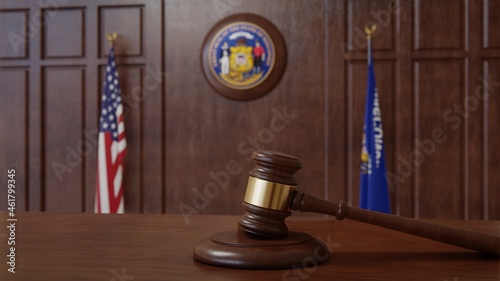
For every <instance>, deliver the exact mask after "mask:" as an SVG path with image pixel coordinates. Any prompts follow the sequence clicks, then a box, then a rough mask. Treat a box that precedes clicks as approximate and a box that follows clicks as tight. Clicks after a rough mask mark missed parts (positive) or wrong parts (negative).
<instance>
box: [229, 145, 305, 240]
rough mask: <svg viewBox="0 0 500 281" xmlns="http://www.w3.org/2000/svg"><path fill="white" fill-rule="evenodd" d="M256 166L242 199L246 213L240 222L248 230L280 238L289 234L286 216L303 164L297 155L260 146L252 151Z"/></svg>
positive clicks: (241, 226) (288, 214)
mask: <svg viewBox="0 0 500 281" xmlns="http://www.w3.org/2000/svg"><path fill="white" fill-rule="evenodd" d="M253 160H254V162H255V168H254V169H253V170H251V171H250V176H249V179H248V185H247V190H246V194H245V198H244V200H243V206H244V207H245V208H246V213H245V214H244V215H243V216H242V217H241V218H240V220H239V222H238V225H239V227H240V228H241V229H242V230H244V231H245V232H248V233H252V234H256V235H260V236H265V237H272V238H278V237H283V236H286V235H287V234H288V227H287V226H286V224H285V219H286V218H287V217H288V216H290V215H291V211H290V204H291V200H292V198H293V195H294V193H295V192H296V190H297V181H296V180H295V176H294V175H295V173H296V172H297V171H298V170H300V168H302V163H301V162H300V160H299V159H298V158H296V157H293V156H291V155H287V154H284V153H279V152H273V151H263V150H259V151H256V152H254V153H253Z"/></svg>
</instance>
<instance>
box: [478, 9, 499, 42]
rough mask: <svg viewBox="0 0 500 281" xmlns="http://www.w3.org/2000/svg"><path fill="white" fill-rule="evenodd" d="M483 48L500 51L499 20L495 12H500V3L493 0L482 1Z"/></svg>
mask: <svg viewBox="0 0 500 281" xmlns="http://www.w3.org/2000/svg"><path fill="white" fill-rule="evenodd" d="M482 2H483V7H482V8H483V10H482V12H483V15H482V16H483V30H482V31H483V33H482V35H483V36H482V37H483V47H484V48H485V49H500V36H498V30H499V29H500V18H499V17H497V16H496V12H494V11H499V10H500V2H498V1H495V0H483V1H482Z"/></svg>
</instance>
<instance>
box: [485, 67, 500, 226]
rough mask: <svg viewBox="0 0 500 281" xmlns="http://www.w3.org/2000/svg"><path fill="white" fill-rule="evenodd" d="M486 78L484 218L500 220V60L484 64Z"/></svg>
mask: <svg viewBox="0 0 500 281" xmlns="http://www.w3.org/2000/svg"><path fill="white" fill-rule="evenodd" d="M484 77H490V79H491V80H490V79H488V80H489V83H486V85H485V87H484V88H483V95H484V96H485V97H487V99H486V100H485V107H486V108H485V111H486V114H485V117H486V118H485V144H484V145H485V157H486V165H487V166H486V167H487V168H486V170H485V172H484V175H485V177H486V179H485V186H484V212H485V214H484V217H485V218H487V219H488V218H489V219H498V218H499V213H500V212H499V208H500V207H499V205H500V189H499V188H498V187H499V186H500V179H499V177H498V175H497V173H498V171H499V169H500V146H499V145H498V144H499V141H500V124H499V122H498V120H500V59H498V58H497V59H491V60H487V61H485V62H484Z"/></svg>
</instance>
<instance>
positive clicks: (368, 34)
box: [365, 24, 377, 40]
mask: <svg viewBox="0 0 500 281" xmlns="http://www.w3.org/2000/svg"><path fill="white" fill-rule="evenodd" d="M376 30H377V26H376V25H375V24H373V25H372V26H365V34H366V39H368V40H371V39H372V37H373V35H374V34H375V31H376Z"/></svg>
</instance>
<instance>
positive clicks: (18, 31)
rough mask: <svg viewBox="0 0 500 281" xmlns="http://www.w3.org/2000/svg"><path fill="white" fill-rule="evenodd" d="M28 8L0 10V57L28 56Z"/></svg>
mask: <svg viewBox="0 0 500 281" xmlns="http://www.w3.org/2000/svg"><path fill="white" fill-rule="evenodd" d="M27 18H28V10H26V9H11V10H0V26H1V27H2V28H1V29H0V38H2V40H0V59H16V58H26V57H27V56H28V48H27V42H28V38H27V35H28V25H27V24H26V23H27V22H28V21H27Z"/></svg>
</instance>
